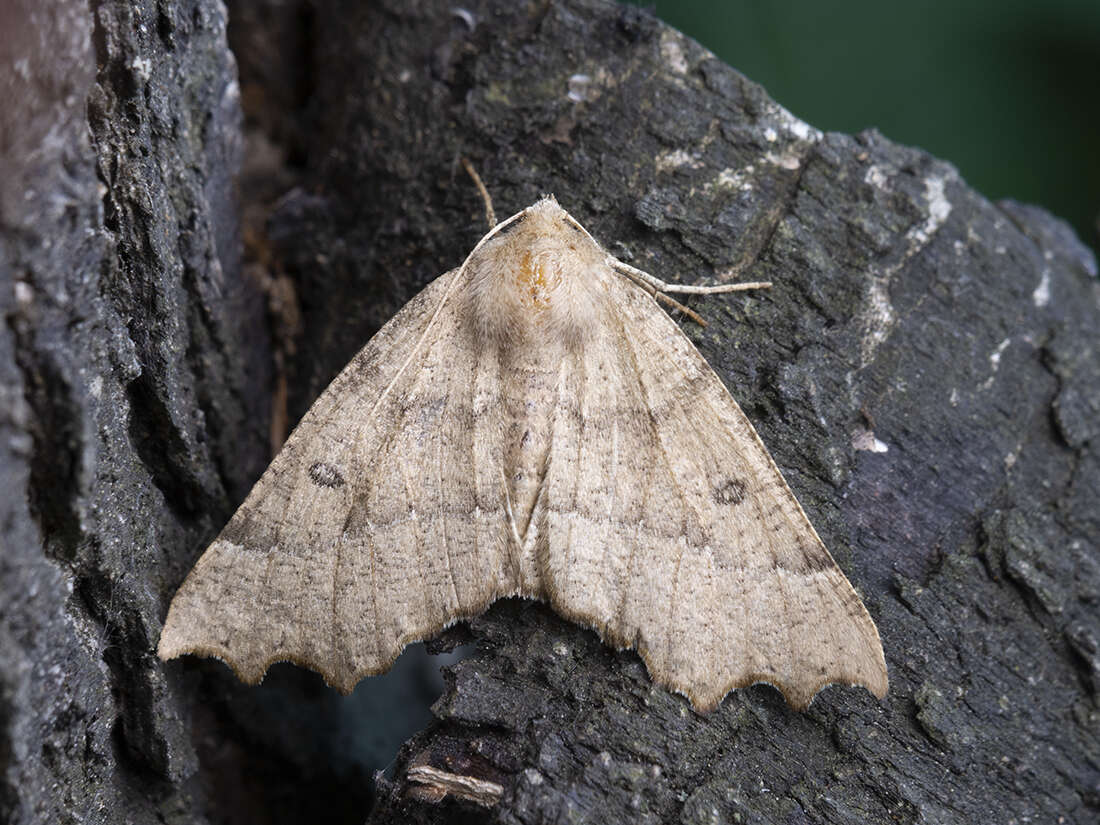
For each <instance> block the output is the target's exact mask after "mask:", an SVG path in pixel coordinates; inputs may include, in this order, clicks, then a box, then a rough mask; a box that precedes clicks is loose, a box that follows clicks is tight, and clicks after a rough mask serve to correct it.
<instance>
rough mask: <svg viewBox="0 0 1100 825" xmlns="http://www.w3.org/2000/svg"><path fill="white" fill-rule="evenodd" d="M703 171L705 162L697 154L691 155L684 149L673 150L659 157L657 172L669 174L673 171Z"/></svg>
mask: <svg viewBox="0 0 1100 825" xmlns="http://www.w3.org/2000/svg"><path fill="white" fill-rule="evenodd" d="M684 167H687V168H688V169H701V168H702V167H703V161H701V160H700V159H699V156H698V155H696V154H691V153H690V152H686V151H685V150H683V149H671V150H668V151H665V152H661V154H659V155H657V171H658V172H669V171H671V170H673V169H681V168H684Z"/></svg>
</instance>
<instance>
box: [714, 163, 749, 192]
mask: <svg viewBox="0 0 1100 825" xmlns="http://www.w3.org/2000/svg"><path fill="white" fill-rule="evenodd" d="M752 173H753V167H752V166H751V165H749V166H746V167H745V168H744V169H730V168H729V167H728V166H727V167H726V168H725V169H723V170H722V171H721V172H719V173H718V176H717V177H716V178H715V179H714V180H713V181H710V182H708V183H707V185H706V188H707V189H708V190H711V189H736V190H737V191H739V192H751V191H752V179H751V178H750V177H749V176H750V175H752Z"/></svg>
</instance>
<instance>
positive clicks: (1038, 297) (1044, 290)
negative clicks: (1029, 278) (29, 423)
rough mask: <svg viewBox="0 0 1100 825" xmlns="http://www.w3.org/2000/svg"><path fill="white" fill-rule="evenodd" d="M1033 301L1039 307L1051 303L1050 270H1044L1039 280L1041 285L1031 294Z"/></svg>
mask: <svg viewBox="0 0 1100 825" xmlns="http://www.w3.org/2000/svg"><path fill="white" fill-rule="evenodd" d="M1031 300H1032V301H1034V302H1035V306H1037V307H1045V306H1046V305H1047V304H1049V303H1050V270H1049V269H1043V274H1042V277H1040V278H1039V285H1038V286H1037V287H1035V291H1034V292H1032V293H1031Z"/></svg>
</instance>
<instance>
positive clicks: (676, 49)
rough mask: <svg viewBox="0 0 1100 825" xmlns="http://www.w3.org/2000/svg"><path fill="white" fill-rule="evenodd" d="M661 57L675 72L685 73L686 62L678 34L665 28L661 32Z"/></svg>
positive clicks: (686, 68)
mask: <svg viewBox="0 0 1100 825" xmlns="http://www.w3.org/2000/svg"><path fill="white" fill-rule="evenodd" d="M661 57H662V58H664V61H665V63H667V64H668V67H669V68H670V69H672V71H674V72H676V73H677V74H687V70H688V62H687V57H686V56H685V55H684V45H683V42H682V40H681V37H680V35H678V34H676V33H675V32H673V31H671V30H669V29H665V30H664V31H663V32H662V33H661Z"/></svg>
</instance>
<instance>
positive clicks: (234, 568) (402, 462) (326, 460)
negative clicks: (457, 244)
mask: <svg viewBox="0 0 1100 825" xmlns="http://www.w3.org/2000/svg"><path fill="white" fill-rule="evenodd" d="M459 278H460V272H459V270H453V271H451V272H449V273H447V274H445V275H443V276H441V277H440V278H438V279H437V280H436V281H434V282H433V283H431V284H430V285H429V286H428V287H427V288H425V289H424V290H423V291H422V292H421V293H420V294H419V295H417V296H416V297H415V298H413V299H412V300H411V301H410V302H409V303H408V304H407V305H406V306H405V307H404V308H403V309H402V310H401V312H399V313H398V314H397V315H396V316H395V317H394V318H393V319H392V320H391V321H390V322H389V323H387V324H386V325H385V326H384V327H383V328H382V329H381V330H380V331H379V332H378V333H377V334H376V335H375V336H374V337H373V338H372V339H371V340H370V342H369V343H368V344H367V345H366V346H365V347H364V348H363V349H362V350H361V351H360V352H359V354H358V355H357V356H356V357H355V358H354V359H353V360H352V361H351V363H349V364H348V366H347V367H345V368H344V370H343V371H342V372H341V373H340V374H339V375H338V376H337V377H336V379H335V380H333V382H332V383H331V384H330V385H329V387H328V388H327V389H326V390H325V391H324V392H323V393H322V394H321V396H320V397H319V398H318V399H317V401H316V402H315V403H314V404H313V406H312V407H311V408H310V410H309V412H307V413H306V415H305V416H304V417H303V419H302V421H301V422H300V423H299V424H298V426H297V428H296V429H295V431H294V432H293V434H292V435H291V436H290V438H289V439H288V440H287V442H286V444H285V446H284V447H283V449H282V451H281V452H280V453H279V455H278V456H277V457H276V458H275V460H274V461H273V462H272V463H271V466H270V467H268V469H267V471H266V472H265V473H264V474H263V476H262V477H261V478H260V480H259V481H258V482H257V483H256V485H255V487H254V488H253V489H252V492H251V493H249V495H248V497H247V498H246V499H245V501H244V503H243V504H241V506H240V509H238V510H237V512H236V514H235V515H234V516H233V518H232V519H231V520H230V521H229V523H228V524H227V525H226V527H225V529H224V530H222V532H221V534H220V535H219V536H218V538H217V539H216V540H215V541H214V542H213V543H212V544H211V545H210V547H209V549H208V550H207V551H206V552H205V553H204V554H203V556H202V557H201V558H200V559H199V561H198V563H197V564H196V565H195V567H194V569H193V570H192V571H191V574H190V575H189V576H188V577H187V579H186V581H185V582H184V583H183V585H182V586H181V587H180V589H179V592H178V593H177V594H176V596H175V598H174V599H173V601H172V605H171V607H170V608H169V611H168V617H167V619H166V621H165V625H164V630H163V632H162V634H161V638H160V645H159V648H158V653H159V654H160V656H161V658H163V659H170V658H173V657H175V656H179V655H181V654H184V653H194V654H198V655H202V656H216V657H218V658H220V659H222V660H223V661H225V662H226V663H228V664H229V665H230V666H231V667H232V668H233V670H234V671H235V672H236V673H237V675H238V676H239V677H240V678H241V680H242V681H244V682H249V683H256V682H258V681H260V679H261V678H262V677H263V674H264V672H265V671H266V670H267V668H268V666H269V665H270V664H272V663H274V662H277V661H292V662H295V663H297V664H300V665H304V666H306V667H309V668H312V669H314V670H316V671H318V672H319V673H321V674H322V675H323V676H324V677H325V680H326V681H327V682H328V683H329V684H331V685H333V686H334V687H337V688H339V689H341V690H343V691H345V692H347V691H350V690H351V689H352V688H353V687H354V686H355V684H356V682H358V681H359V679H361V678H362V677H363V676H365V675H369V674H373V673H378V672H381V671H384V670H386V669H387V668H388V667H389V666H390V664H391V663H392V662H393V660H394V659H395V658H396V657H397V655H398V654H399V653H400V652H401V649H402V648H403V647H404V646H405V645H406V644H408V643H410V642H412V641H416V640H419V639H423V638H427V637H430V636H432V635H434V634H435V633H436V632H438V631H439V630H440V629H441V628H442V627H444V626H445V625H447V624H449V623H451V622H454V621H456V620H458V619H459V618H464V617H469V616H474V615H477V614H478V613H480V612H481V611H482V610H483V609H484V608H485V607H486V606H487V605H488V604H489V603H490V602H491V601H492V600H493V599H495V598H497V597H498V596H499V595H502V594H507V593H511V592H514V591H515V590H516V587H517V584H516V581H515V573H514V570H513V569H512V566H511V565H509V563H508V560H507V558H506V552H507V547H508V545H507V542H506V540H505V532H504V526H505V523H506V519H505V513H504V510H503V492H502V490H503V487H502V480H501V475H500V472H501V470H500V468H501V466H502V461H503V459H502V447H501V443H502V439H503V433H502V430H501V427H500V426H499V405H500V394H499V382H498V378H499V376H498V375H496V374H495V373H496V370H497V366H496V363H497V361H496V359H493V358H480V357H479V355H478V347H476V345H475V344H474V343H473V339H472V337H471V335H470V332H469V330H468V329H467V328H466V326H465V325H464V322H463V308H464V307H463V302H462V300H461V299H462V296H461V295H460V294H459V293H460V292H461V290H462V283H461V281H460V280H459Z"/></svg>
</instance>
